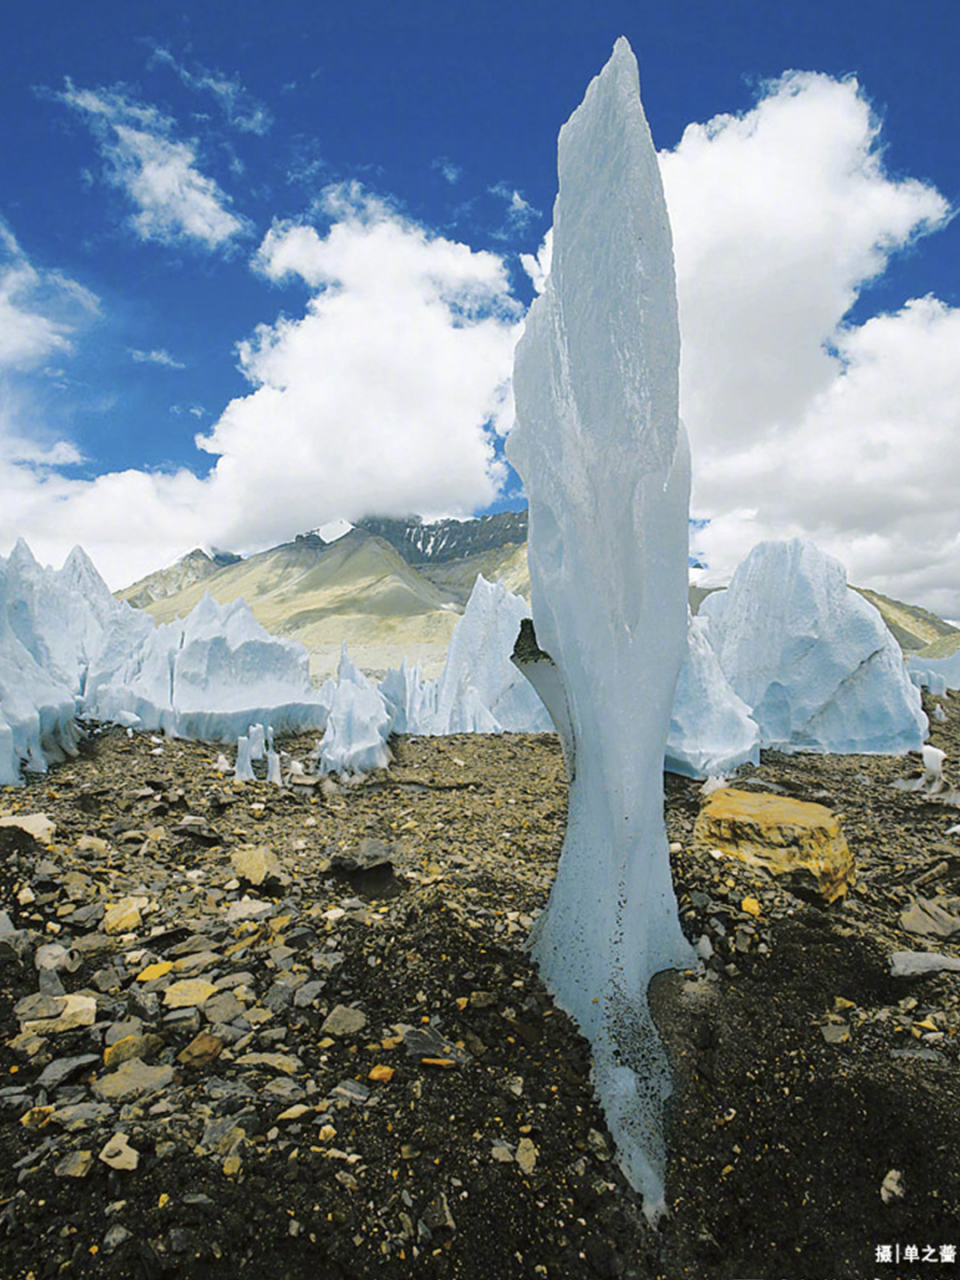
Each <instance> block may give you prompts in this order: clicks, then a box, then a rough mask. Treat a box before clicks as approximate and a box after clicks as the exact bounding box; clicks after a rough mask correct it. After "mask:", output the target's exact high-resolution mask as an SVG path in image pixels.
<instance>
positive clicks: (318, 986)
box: [293, 980, 327, 1009]
mask: <svg viewBox="0 0 960 1280" xmlns="http://www.w3.org/2000/svg"><path fill="white" fill-rule="evenodd" d="M326 985H327V984H326V982H323V981H320V980H316V981H314V982H305V983H304V984H303V986H302V987H298V988H297V990H296V992H295V994H294V997H293V1003H294V1005H295V1006H296V1007H297V1008H298V1009H306V1008H308V1007H309V1006H310V1005H312V1004H313V1002H314V1001H315V1000H316V999H318V998H319V996H320V994H321V992H322V991H323V990H324V988H325V987H326Z"/></svg>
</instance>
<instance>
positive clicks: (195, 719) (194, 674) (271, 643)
mask: <svg viewBox="0 0 960 1280" xmlns="http://www.w3.org/2000/svg"><path fill="white" fill-rule="evenodd" d="M96 684H97V687H96V690H95V692H94V693H92V694H91V695H90V696H88V697H87V698H85V699H84V708H85V710H86V712H87V714H89V715H92V716H95V717H96V718H98V719H100V720H111V721H112V720H116V719H117V717H118V715H119V714H120V713H121V712H132V713H133V714H135V715H136V716H137V717H138V718H139V721H140V726H141V727H142V728H144V729H154V730H161V729H162V730H163V731H164V732H166V733H168V734H170V735H173V736H178V737H183V738H199V739H201V740H203V741H207V742H230V741H232V740H233V739H234V738H236V737H237V736H238V735H240V734H244V735H246V734H247V732H248V730H249V729H250V727H251V726H254V725H260V726H266V725H269V726H270V727H271V728H273V729H274V730H275V731H277V732H281V733H282V732H286V731H294V730H298V729H308V728H320V729H322V728H323V726H324V724H325V723H326V716H327V710H326V706H325V705H324V704H323V702H322V700H321V698H320V695H319V694H318V692H317V691H316V690H315V689H314V688H313V687H312V685H311V684H310V676H309V673H308V658H307V653H306V650H305V649H304V648H303V646H302V645H299V644H296V643H295V642H294V641H292V640H284V639H281V638H279V637H277V636H272V635H270V633H269V632H268V631H266V630H265V629H264V628H263V627H262V626H261V625H260V623H259V622H257V620H256V619H255V618H254V616H253V614H252V613H251V612H250V609H249V607H248V606H247V604H246V602H245V601H244V600H242V599H238V600H234V601H233V602H232V603H231V604H226V605H221V604H218V603H217V601H216V600H214V598H213V597H212V596H211V595H210V593H209V592H207V593H206V594H205V595H204V596H203V598H202V599H201V600H200V602H199V603H198V604H197V605H196V606H195V608H193V609H192V610H191V611H190V613H189V614H187V616H186V618H183V619H179V618H178V619H176V620H175V621H173V622H169V623H166V624H163V625H160V626H158V627H156V628H155V629H153V630H151V632H150V633H149V634H148V635H147V637H146V639H145V641H144V642H143V644H142V645H141V646H140V647H139V648H138V649H135V650H133V651H132V652H131V653H130V654H129V655H128V657H127V660H126V662H125V663H123V664H121V665H120V666H119V667H118V668H117V669H116V670H115V671H114V672H113V673H112V675H111V679H110V680H109V682H102V681H99V680H97V682H96ZM257 740H258V742H260V744H261V751H262V730H261V734H260V735H258V736H257ZM261 758H262V756H261Z"/></svg>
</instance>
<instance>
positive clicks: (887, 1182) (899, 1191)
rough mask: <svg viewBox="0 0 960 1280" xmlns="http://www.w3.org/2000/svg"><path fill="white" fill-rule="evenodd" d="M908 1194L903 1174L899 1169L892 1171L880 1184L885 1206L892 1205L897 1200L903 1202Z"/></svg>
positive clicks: (881, 1196) (881, 1197)
mask: <svg viewBox="0 0 960 1280" xmlns="http://www.w3.org/2000/svg"><path fill="white" fill-rule="evenodd" d="M906 1193H907V1192H906V1187H905V1186H904V1185H903V1174H902V1173H901V1172H900V1170H899V1169H891V1170H890V1172H889V1173H888V1174H887V1176H886V1177H885V1178H884V1180H883V1182H881V1184H880V1199H881V1200H882V1201H883V1203H884V1204H892V1203H893V1202H894V1201H895V1200H902V1199H903V1197H904V1196H905V1195H906Z"/></svg>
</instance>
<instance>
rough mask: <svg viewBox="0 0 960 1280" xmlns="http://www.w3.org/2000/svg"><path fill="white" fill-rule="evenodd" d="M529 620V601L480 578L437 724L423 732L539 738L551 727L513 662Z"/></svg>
mask: <svg viewBox="0 0 960 1280" xmlns="http://www.w3.org/2000/svg"><path fill="white" fill-rule="evenodd" d="M529 615H530V610H529V608H528V606H527V602H526V600H524V598H523V596H519V595H515V594H514V593H513V592H512V591H510V590H508V589H507V587H506V586H505V585H504V584H503V583H502V582H495V583H494V582H488V581H487V580H486V578H484V576H483V574H479V575H478V576H477V580H476V582H475V583H474V585H473V590H472V591H471V592H470V599H469V600H468V601H467V607H466V608H465V609H464V611H463V617H462V618H461V619H460V620H459V622H458V623H457V625H456V627H454V630H453V635H452V636H451V637H450V647H449V648H448V650H447V660H446V663H445V664H444V668H443V674H442V675H441V677H440V680H439V684H438V688H437V694H436V698H437V710H436V719H435V722H434V725H433V727H432V728H429V729H422V730H421V732H424V731H426V732H431V733H436V734H446V733H498V732H499V731H500V730H501V729H505V730H507V731H508V732H517V733H538V732H542V731H544V730H546V729H549V728H550V717H549V715H548V714H547V710H546V708H545V707H544V705H543V703H542V702H541V701H540V698H539V697H538V696H537V694H536V692H535V691H534V689H533V688H532V687H531V685H530V683H529V682H528V681H527V680H525V679H524V678H523V676H522V675H521V674H520V672H519V671H518V670H517V668H516V667H515V666H514V665H513V663H512V662H511V661H510V654H511V651H512V649H513V644H514V640H515V639H516V636H517V632H518V631H519V629H520V623H521V622H522V620H523V619H524V618H526V617H529Z"/></svg>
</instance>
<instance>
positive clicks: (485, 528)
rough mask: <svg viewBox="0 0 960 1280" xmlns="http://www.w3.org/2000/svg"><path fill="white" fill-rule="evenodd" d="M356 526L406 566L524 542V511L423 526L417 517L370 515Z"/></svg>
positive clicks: (469, 554) (525, 517) (450, 558)
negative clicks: (390, 549)
mask: <svg viewBox="0 0 960 1280" xmlns="http://www.w3.org/2000/svg"><path fill="white" fill-rule="evenodd" d="M357 523H358V527H359V528H361V529H366V531H367V532H368V533H372V534H374V535H375V536H376V537H378V538H383V540H384V542H389V543H390V545H391V547H393V548H394V549H395V550H397V551H399V552H400V554H401V555H402V556H403V558H404V560H406V562H407V564H431V563H432V564H442V563H443V562H444V561H446V560H462V559H463V558H464V557H465V556H473V555H478V554H480V553H481V552H483V551H495V550H499V548H500V547H505V546H510V545H519V544H521V543H523V542H526V540H527V513H526V511H499V512H497V514H496V515H492V516H480V517H479V518H477V519H473V520H437V521H435V522H434V523H431V524H425V523H424V521H423V520H422V518H421V517H420V516H409V517H408V518H407V519H406V520H391V519H389V518H386V517H382V516H370V517H369V518H368V519H366V520H360V521H358V522H357Z"/></svg>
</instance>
